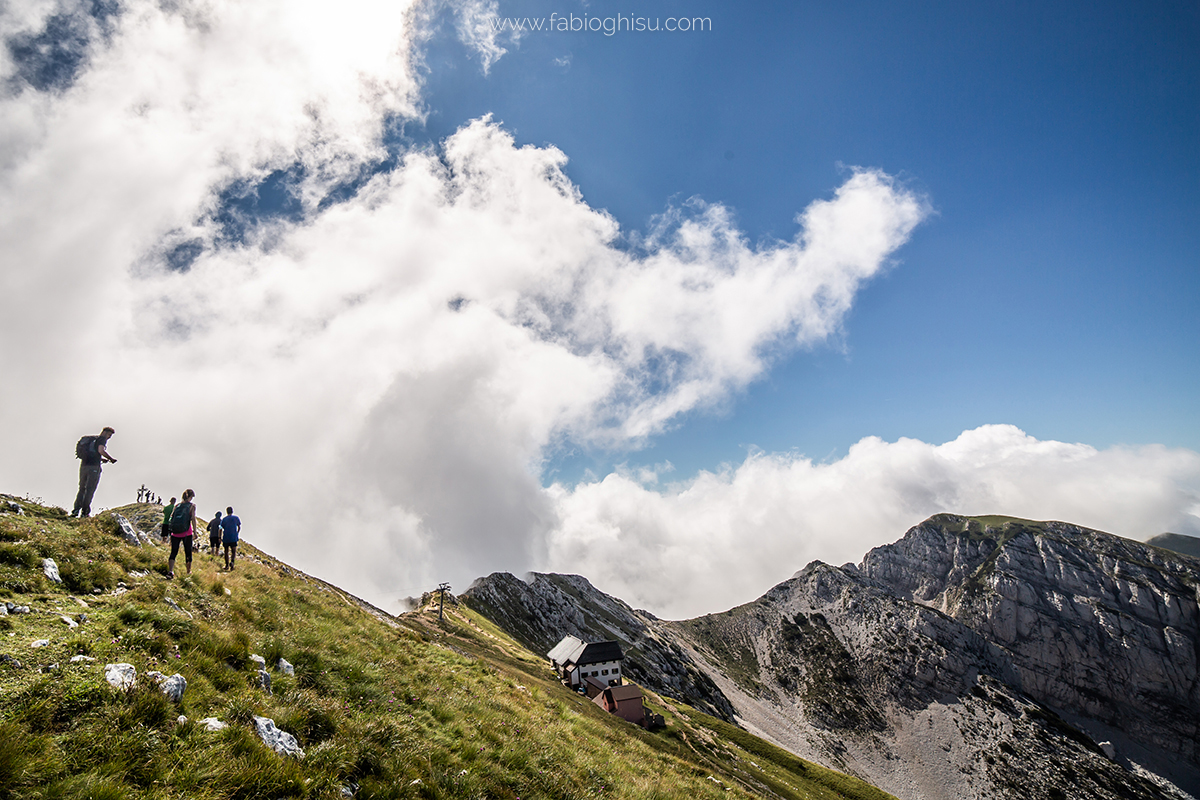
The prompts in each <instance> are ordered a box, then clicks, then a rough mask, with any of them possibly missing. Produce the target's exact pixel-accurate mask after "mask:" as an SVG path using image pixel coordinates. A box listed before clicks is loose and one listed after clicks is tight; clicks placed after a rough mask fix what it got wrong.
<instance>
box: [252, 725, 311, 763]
mask: <svg viewBox="0 0 1200 800" xmlns="http://www.w3.org/2000/svg"><path fill="white" fill-rule="evenodd" d="M254 729H255V730H256V731H258V736H259V738H260V739H262V740H263V742H264V743H265V744H266V745H267V747H270V748H271V749H272V750H274V751H275V752H276V753H279V754H280V755H282V756H293V757H295V758H304V750H303V749H301V747H300V743H299V742H297V741H296V737H295V736H292V735H291V734H290V733H288V732H287V731H281V730H279V729H278V728H276V727H275V720H273V719H270V718H268V717H255V718H254Z"/></svg>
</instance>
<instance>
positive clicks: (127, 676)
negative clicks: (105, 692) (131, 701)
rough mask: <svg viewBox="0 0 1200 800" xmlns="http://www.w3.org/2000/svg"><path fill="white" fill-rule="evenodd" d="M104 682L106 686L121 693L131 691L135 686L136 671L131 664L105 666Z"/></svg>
mask: <svg viewBox="0 0 1200 800" xmlns="http://www.w3.org/2000/svg"><path fill="white" fill-rule="evenodd" d="M104 680H106V681H108V685H109V686H111V687H113V688H114V689H119V690H122V691H125V690H128V689H132V688H133V687H134V686H137V669H135V668H134V666H133V664H125V663H120V664H106V665H105V667H104Z"/></svg>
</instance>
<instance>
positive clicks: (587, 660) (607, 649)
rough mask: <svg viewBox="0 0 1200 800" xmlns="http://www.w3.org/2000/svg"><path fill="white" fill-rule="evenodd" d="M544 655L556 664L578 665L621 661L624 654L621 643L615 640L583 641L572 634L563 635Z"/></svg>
mask: <svg viewBox="0 0 1200 800" xmlns="http://www.w3.org/2000/svg"><path fill="white" fill-rule="evenodd" d="M546 657H547V658H549V659H550V660H551V661H553V662H554V663H556V664H573V665H574V666H577V667H579V666H583V665H585V664H603V663H604V662H606V661H621V660H622V659H624V658H625V654H624V653H622V652H621V645H619V644H617V643H616V642H584V641H581V640H579V639H576V638H575V637H574V636H564V637H563V638H562V641H561V642H559V643H558V644H556V645H554V649H553V650H551V651H550V652H549V653H547V654H546Z"/></svg>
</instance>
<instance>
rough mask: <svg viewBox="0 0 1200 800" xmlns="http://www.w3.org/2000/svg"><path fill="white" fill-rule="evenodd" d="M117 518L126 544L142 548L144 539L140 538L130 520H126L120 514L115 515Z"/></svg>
mask: <svg viewBox="0 0 1200 800" xmlns="http://www.w3.org/2000/svg"><path fill="white" fill-rule="evenodd" d="M113 516H114V517H116V518H117V527H118V528H120V529H121V536H122V537H124V539H125V543H126V544H130V545H133V546H134V547H141V546H142V539H141V537H140V536H138V532H137V528H134V527H133V525H132V524H131V523H130V522H129V520H127V519H125V517H123V516H122V515H120V514H116V513H114V514H113Z"/></svg>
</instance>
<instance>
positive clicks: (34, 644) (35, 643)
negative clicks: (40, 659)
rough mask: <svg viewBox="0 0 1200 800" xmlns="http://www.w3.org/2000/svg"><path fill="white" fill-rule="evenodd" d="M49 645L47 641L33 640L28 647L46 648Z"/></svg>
mask: <svg viewBox="0 0 1200 800" xmlns="http://www.w3.org/2000/svg"><path fill="white" fill-rule="evenodd" d="M49 644H50V640H49V639H34V640H33V641H32V642H30V643H29V646H30V647H47V646H49Z"/></svg>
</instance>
